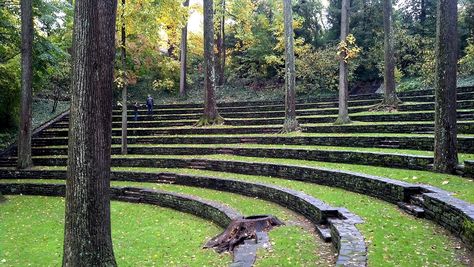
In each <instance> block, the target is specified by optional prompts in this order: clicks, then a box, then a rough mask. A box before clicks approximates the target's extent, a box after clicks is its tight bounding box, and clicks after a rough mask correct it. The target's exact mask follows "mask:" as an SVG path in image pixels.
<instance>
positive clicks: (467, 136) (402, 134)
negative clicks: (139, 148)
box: [45, 132, 474, 139]
mask: <svg viewBox="0 0 474 267" xmlns="http://www.w3.org/2000/svg"><path fill="white" fill-rule="evenodd" d="M236 136H238V137H242V138H245V137H325V136H327V137H331V136H335V137H358V136H361V137H413V138H416V137H433V134H431V133H426V134H410V133H395V134H394V133H357V134H353V133H302V132H294V133H287V134H273V133H270V134H265V133H263V134H239V135H234V134H206V135H205V137H236ZM159 137H203V136H202V135H200V134H179V135H178V134H174V135H170V134H167V135H153V136H133V135H132V136H129V138H159ZM458 137H460V138H464V137H465V138H474V134H458ZM53 138H57V139H67V137H52V138H50V139H53ZM45 139H46V138H45Z"/></svg>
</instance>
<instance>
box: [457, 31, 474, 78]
mask: <svg viewBox="0 0 474 267" xmlns="http://www.w3.org/2000/svg"><path fill="white" fill-rule="evenodd" d="M464 53H465V55H464V57H462V58H461V59H460V60H459V71H460V73H461V75H462V76H470V75H474V37H473V38H470V39H469V40H468V45H467V46H466V49H465V50H464Z"/></svg>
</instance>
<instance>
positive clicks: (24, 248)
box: [0, 196, 231, 266]
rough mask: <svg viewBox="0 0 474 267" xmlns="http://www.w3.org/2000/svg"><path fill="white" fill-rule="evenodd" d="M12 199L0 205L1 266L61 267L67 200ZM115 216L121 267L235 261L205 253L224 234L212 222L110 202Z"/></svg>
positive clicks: (36, 197)
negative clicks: (205, 245)
mask: <svg viewBox="0 0 474 267" xmlns="http://www.w3.org/2000/svg"><path fill="white" fill-rule="evenodd" d="M8 199H9V200H8V201H7V202H6V203H3V204H0V211H1V212H0V229H2V238H1V239H0V248H1V249H0V265H3V264H5V266H60V265H61V260H62V245H63V228H64V226H63V222H64V199H63V198H55V197H38V196H34V197H33V196H8ZM111 213H112V238H113V242H114V252H115V257H116V260H117V263H118V265H119V266H166V265H168V264H171V265H174V266H187V265H188V266H205V265H206V266H226V265H227V264H228V262H229V261H231V258H230V257H229V255H228V254H222V255H219V254H217V253H215V252H214V251H212V250H203V249H201V247H202V245H203V243H204V242H206V241H207V240H208V239H210V238H211V237H213V236H214V235H216V234H218V233H220V231H221V229H220V228H219V227H218V226H216V225H214V224H212V223H210V222H208V221H205V220H202V219H200V218H197V217H194V216H192V215H188V214H184V213H180V212H177V211H174V210H171V209H166V208H161V207H156V206H151V205H143V204H129V203H122V202H112V211H111ZM183 233H186V234H183ZM2 263H3V264H2Z"/></svg>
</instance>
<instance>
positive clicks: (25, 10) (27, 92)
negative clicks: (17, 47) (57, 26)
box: [18, 0, 33, 169]
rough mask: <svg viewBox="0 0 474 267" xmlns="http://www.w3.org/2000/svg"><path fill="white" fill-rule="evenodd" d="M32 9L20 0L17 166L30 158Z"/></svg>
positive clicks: (28, 163)
mask: <svg viewBox="0 0 474 267" xmlns="http://www.w3.org/2000/svg"><path fill="white" fill-rule="evenodd" d="M32 61H33V9H32V1H31V0H21V111H20V112H21V113H20V129H19V132H18V168H19V169H26V168H29V167H31V165H33V162H32V160H31V132H32V129H31V102H32V81H33V64H32Z"/></svg>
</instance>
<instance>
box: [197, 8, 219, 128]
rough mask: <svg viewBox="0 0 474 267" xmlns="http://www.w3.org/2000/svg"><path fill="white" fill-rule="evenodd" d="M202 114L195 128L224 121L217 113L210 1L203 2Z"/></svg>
mask: <svg viewBox="0 0 474 267" xmlns="http://www.w3.org/2000/svg"><path fill="white" fill-rule="evenodd" d="M203 5H204V6H203V8H204V73H205V77H204V114H203V116H202V117H201V119H200V120H199V121H198V122H197V123H196V126H203V125H211V124H221V123H223V122H224V119H223V118H222V117H221V116H220V115H219V112H218V111H217V104H216V97H215V89H216V84H215V80H216V72H215V65H214V23H213V13H214V12H213V3H212V0H204V4H203Z"/></svg>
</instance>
